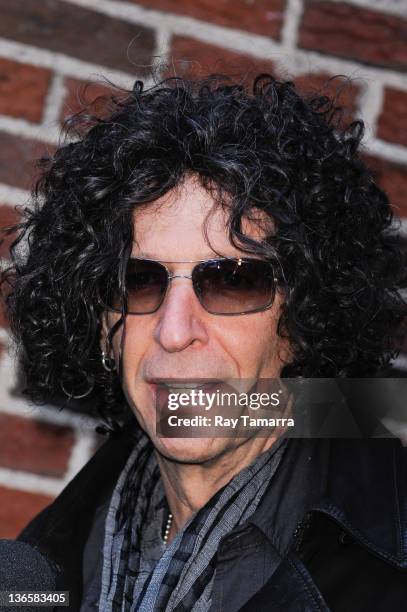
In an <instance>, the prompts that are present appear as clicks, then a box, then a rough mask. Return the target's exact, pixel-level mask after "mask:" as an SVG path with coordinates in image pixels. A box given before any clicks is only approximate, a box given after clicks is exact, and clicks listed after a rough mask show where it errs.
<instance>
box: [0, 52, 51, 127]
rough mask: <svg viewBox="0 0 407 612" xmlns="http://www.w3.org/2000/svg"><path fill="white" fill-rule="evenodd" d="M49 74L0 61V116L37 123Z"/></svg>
mask: <svg viewBox="0 0 407 612" xmlns="http://www.w3.org/2000/svg"><path fill="white" fill-rule="evenodd" d="M50 80H51V72H50V71H49V70H45V69H44V68H37V67H35V66H28V65H26V64H20V63H18V62H14V61H11V60H8V59H0V114H2V115H10V116H11V117H18V118H21V119H27V120H28V121H34V122H39V121H41V118H42V113H43V108H44V103H45V98H46V95H47V92H48V87H49V84H50Z"/></svg>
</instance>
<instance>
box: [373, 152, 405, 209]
mask: <svg viewBox="0 0 407 612" xmlns="http://www.w3.org/2000/svg"><path fill="white" fill-rule="evenodd" d="M365 160H366V162H367V164H368V166H369V167H370V168H371V169H372V170H374V172H375V174H376V179H377V182H378V184H379V185H380V186H381V188H382V189H383V190H384V191H385V192H386V193H387V195H388V197H389V198H390V202H391V204H392V206H393V209H394V213H395V215H396V216H397V217H407V167H406V166H403V165H401V164H395V163H393V162H390V161H386V160H384V159H380V158H378V157H372V156H370V155H369V156H366V157H365Z"/></svg>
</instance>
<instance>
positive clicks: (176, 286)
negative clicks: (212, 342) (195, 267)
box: [154, 278, 208, 353]
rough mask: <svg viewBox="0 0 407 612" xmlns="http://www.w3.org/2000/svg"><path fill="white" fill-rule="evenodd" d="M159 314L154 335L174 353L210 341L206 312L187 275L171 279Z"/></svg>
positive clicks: (166, 348) (163, 346) (165, 348)
mask: <svg viewBox="0 0 407 612" xmlns="http://www.w3.org/2000/svg"><path fill="white" fill-rule="evenodd" d="M157 314H158V316H159V319H158V322H157V325H156V328H155V332H154V337H155V340H156V342H158V343H159V344H160V345H161V346H162V348H163V349H164V350H166V351H168V352H170V353H173V352H177V351H182V350H184V349H186V348H188V347H189V346H191V345H199V344H204V343H206V342H207V340H208V333H207V327H206V325H205V318H206V314H207V313H206V311H205V309H204V308H203V307H202V306H201V304H200V302H199V300H198V298H197V296H196V295H195V292H194V289H193V286H192V283H191V280H189V279H188V278H175V279H173V280H172V281H171V282H170V285H169V288H168V290H167V294H166V296H165V299H164V302H163V303H162V305H161V307H160V309H159V310H158V311H157Z"/></svg>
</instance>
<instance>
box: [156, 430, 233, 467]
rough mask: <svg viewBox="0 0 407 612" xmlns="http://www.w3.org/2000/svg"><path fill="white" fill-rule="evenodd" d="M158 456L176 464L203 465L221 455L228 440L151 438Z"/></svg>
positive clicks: (228, 442) (227, 444)
mask: <svg viewBox="0 0 407 612" xmlns="http://www.w3.org/2000/svg"><path fill="white" fill-rule="evenodd" d="M151 440H152V442H153V444H154V447H155V449H156V451H157V452H158V453H160V455H162V456H163V457H165V458H166V459H169V460H170V461H175V462H178V463H204V462H205V461H210V460H211V459H214V458H215V457H217V456H219V455H220V454H222V451H225V450H226V448H227V447H228V446H229V444H230V440H228V439H222V438H160V437H158V436H154V438H151Z"/></svg>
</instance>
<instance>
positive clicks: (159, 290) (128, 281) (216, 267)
mask: <svg viewBox="0 0 407 612" xmlns="http://www.w3.org/2000/svg"><path fill="white" fill-rule="evenodd" d="M164 263H194V262H190V261H185V262H184V261H183V262H169V261H166V262H161V261H156V260H153V259H141V258H140V259H139V258H137V257H132V258H131V259H129V261H128V264H127V268H126V274H125V297H126V301H127V313H128V314H135V315H143V314H152V313H153V312H156V311H157V310H158V309H159V308H160V306H161V304H162V303H163V301H164V299H165V296H166V294H167V291H168V288H169V285H170V282H171V281H172V280H174V278H190V279H191V280H192V285H193V288H194V291H195V294H196V296H197V298H198V300H199V302H200V303H201V305H202V306H203V307H204V308H205V310H207V311H208V312H209V313H211V314H214V315H241V314H248V313H251V312H260V311H262V310H267V309H268V308H270V307H271V306H272V304H273V301H274V297H275V292H276V282H277V279H276V278H275V276H274V272H273V267H272V265H271V263H269V262H266V261H263V260H261V259H253V258H225V259H208V260H205V261H199V262H198V263H197V265H196V266H194V268H193V269H192V273H191V274H189V275H186V274H171V272H170V270H169V269H168V268H167V267H166V266H165V265H164ZM108 302H109V304H108V308H109V310H113V311H116V312H121V311H122V309H121V303H122V301H121V296H120V295H118V294H116V295H113V296H112V298H111V299H110V300H108Z"/></svg>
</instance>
